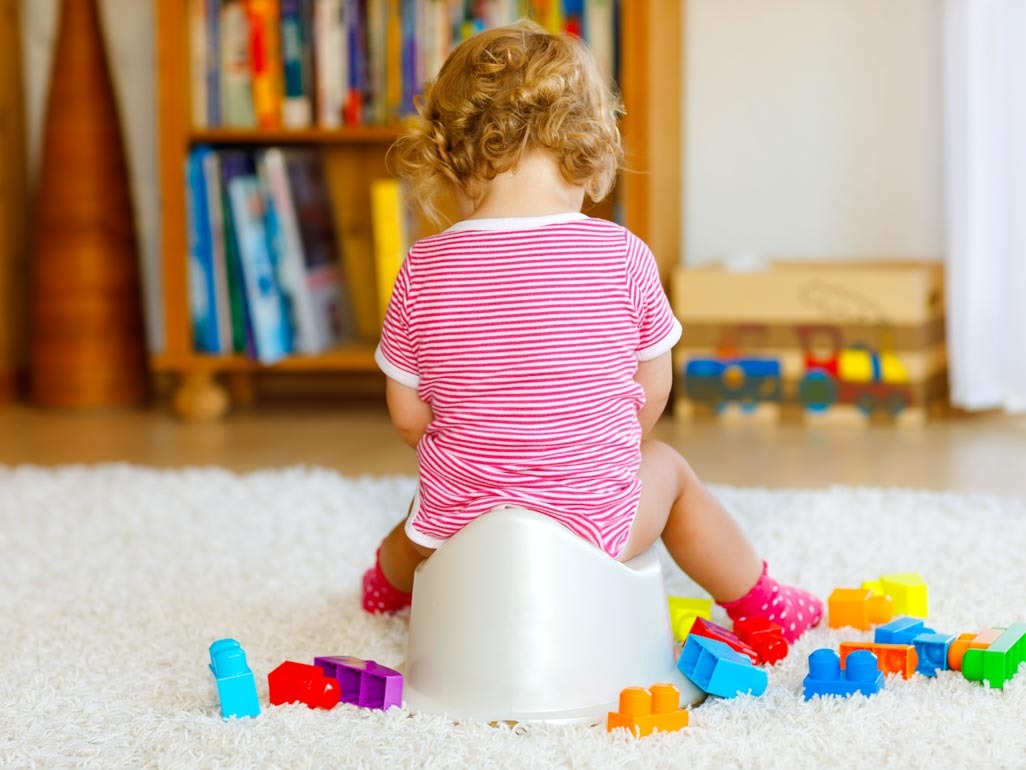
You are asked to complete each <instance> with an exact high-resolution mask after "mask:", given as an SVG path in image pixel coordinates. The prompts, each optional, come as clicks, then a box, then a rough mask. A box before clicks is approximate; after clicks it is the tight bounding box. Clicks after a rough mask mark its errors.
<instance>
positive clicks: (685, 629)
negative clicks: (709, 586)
mask: <svg viewBox="0 0 1026 770" xmlns="http://www.w3.org/2000/svg"><path fill="white" fill-rule="evenodd" d="M668 599H669V605H670V627H671V628H672V629H673V638H674V639H676V640H677V641H678V642H683V641H684V637H686V636H687V635H688V633H689V632H690V631H691V624H692V623H694V622H695V618H705V619H706V620H710V619H711V618H712V599H689V598H686V597H684V596H670V597H668Z"/></svg>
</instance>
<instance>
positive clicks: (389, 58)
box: [384, 0, 403, 122]
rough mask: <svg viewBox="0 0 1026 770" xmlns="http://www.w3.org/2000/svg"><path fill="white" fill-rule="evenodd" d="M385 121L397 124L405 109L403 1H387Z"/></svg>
mask: <svg viewBox="0 0 1026 770" xmlns="http://www.w3.org/2000/svg"><path fill="white" fill-rule="evenodd" d="M385 8H386V13H385V59H384V65H385V120H386V121H387V122H395V121H397V120H399V118H400V116H401V115H402V108H403V29H402V12H401V8H402V0H385Z"/></svg>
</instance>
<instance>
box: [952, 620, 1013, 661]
mask: <svg viewBox="0 0 1026 770" xmlns="http://www.w3.org/2000/svg"><path fill="white" fill-rule="evenodd" d="M1004 630H1005V629H1003V628H985V629H983V630H982V631H980V632H979V633H978V634H959V637H958V638H957V639H956V640H955V641H953V642H952V643H951V646H950V647H948V668H950V669H951V670H952V671H961V670H962V658H963V656H964V655H965V653H966V650H985V649H987V648H988V647H990V645H991V644H993V643H994V642H996V641H997V639H998V637H999V636H1001V634H1002V632H1003V631H1004Z"/></svg>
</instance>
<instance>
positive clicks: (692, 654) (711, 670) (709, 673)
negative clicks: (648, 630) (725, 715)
mask: <svg viewBox="0 0 1026 770" xmlns="http://www.w3.org/2000/svg"><path fill="white" fill-rule="evenodd" d="M677 668H678V669H680V672H681V673H682V674H684V676H686V677H687V678H688V679H690V680H691V681H692V682H694V683H695V684H696V685H698V686H699V687H701V688H702V689H703V690H704V691H705V692H707V693H709V694H710V695H718V696H719V697H721V698H733V697H734V696H735V695H741V694H742V693H751V694H752V695H762V694H763V693H764V692H766V684H767V683H768V681H769V680H768V678H767V677H766V672H765V671H763V670H762V669H761V668H756V667H755V666H754V665H753V664H752V661H751V660H750V659H749V658H748V657H746V656H745V655H742V654H741V653H739V652H735V651H734V650H732V649H731V648H730V647H728V646H727V645H726V644H724V643H723V642H720V641H717V640H716V639H707V638H706V637H704V636H698V635H696V634H694V633H691V634H688V638H687V640H686V641H685V642H684V649H683V650H682V651H681V653H680V658H679V659H678V660H677Z"/></svg>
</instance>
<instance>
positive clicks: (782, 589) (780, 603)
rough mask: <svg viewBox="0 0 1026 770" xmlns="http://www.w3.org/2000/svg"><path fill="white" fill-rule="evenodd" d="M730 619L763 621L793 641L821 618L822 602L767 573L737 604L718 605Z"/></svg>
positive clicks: (763, 572)
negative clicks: (778, 629) (758, 619)
mask: <svg viewBox="0 0 1026 770" xmlns="http://www.w3.org/2000/svg"><path fill="white" fill-rule="evenodd" d="M720 606H721V607H723V609H725V610H726V611H727V616H728V617H729V618H730V619H731V620H745V619H746V618H765V619H766V620H769V621H772V622H773V623H776V624H777V625H778V626H780V627H781V628H782V629H784V638H785V639H787V641H788V642H793V641H795V640H796V639H797V638H798V637H799V636H801V635H802V634H803V633H805V631H806V630H808V629H810V628H812V627H813V626H814V625H816V624H817V623H819V620H820V618H821V617H823V602H821V601H820V600H819V599H817V598H816V597H815V596H813V595H812V594H810V593H809V592H808V591H803V590H802V589H800V588H792V587H791V586H784V585H781V584H780V583H778V582H777V581H776V580H774V579H773V578H771V577H770V576H769V575H768V574H767V573H766V562H763V563H762V576H761V577H760V578H759V580H758V581H757V582H756V584H755V586H754V587H753V588H752V590H751V591H749V592H748V593H747V594H745V595H744V596H742V597H741V598H740V599H738V600H737V601H733V602H727V603H726V604H720Z"/></svg>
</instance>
